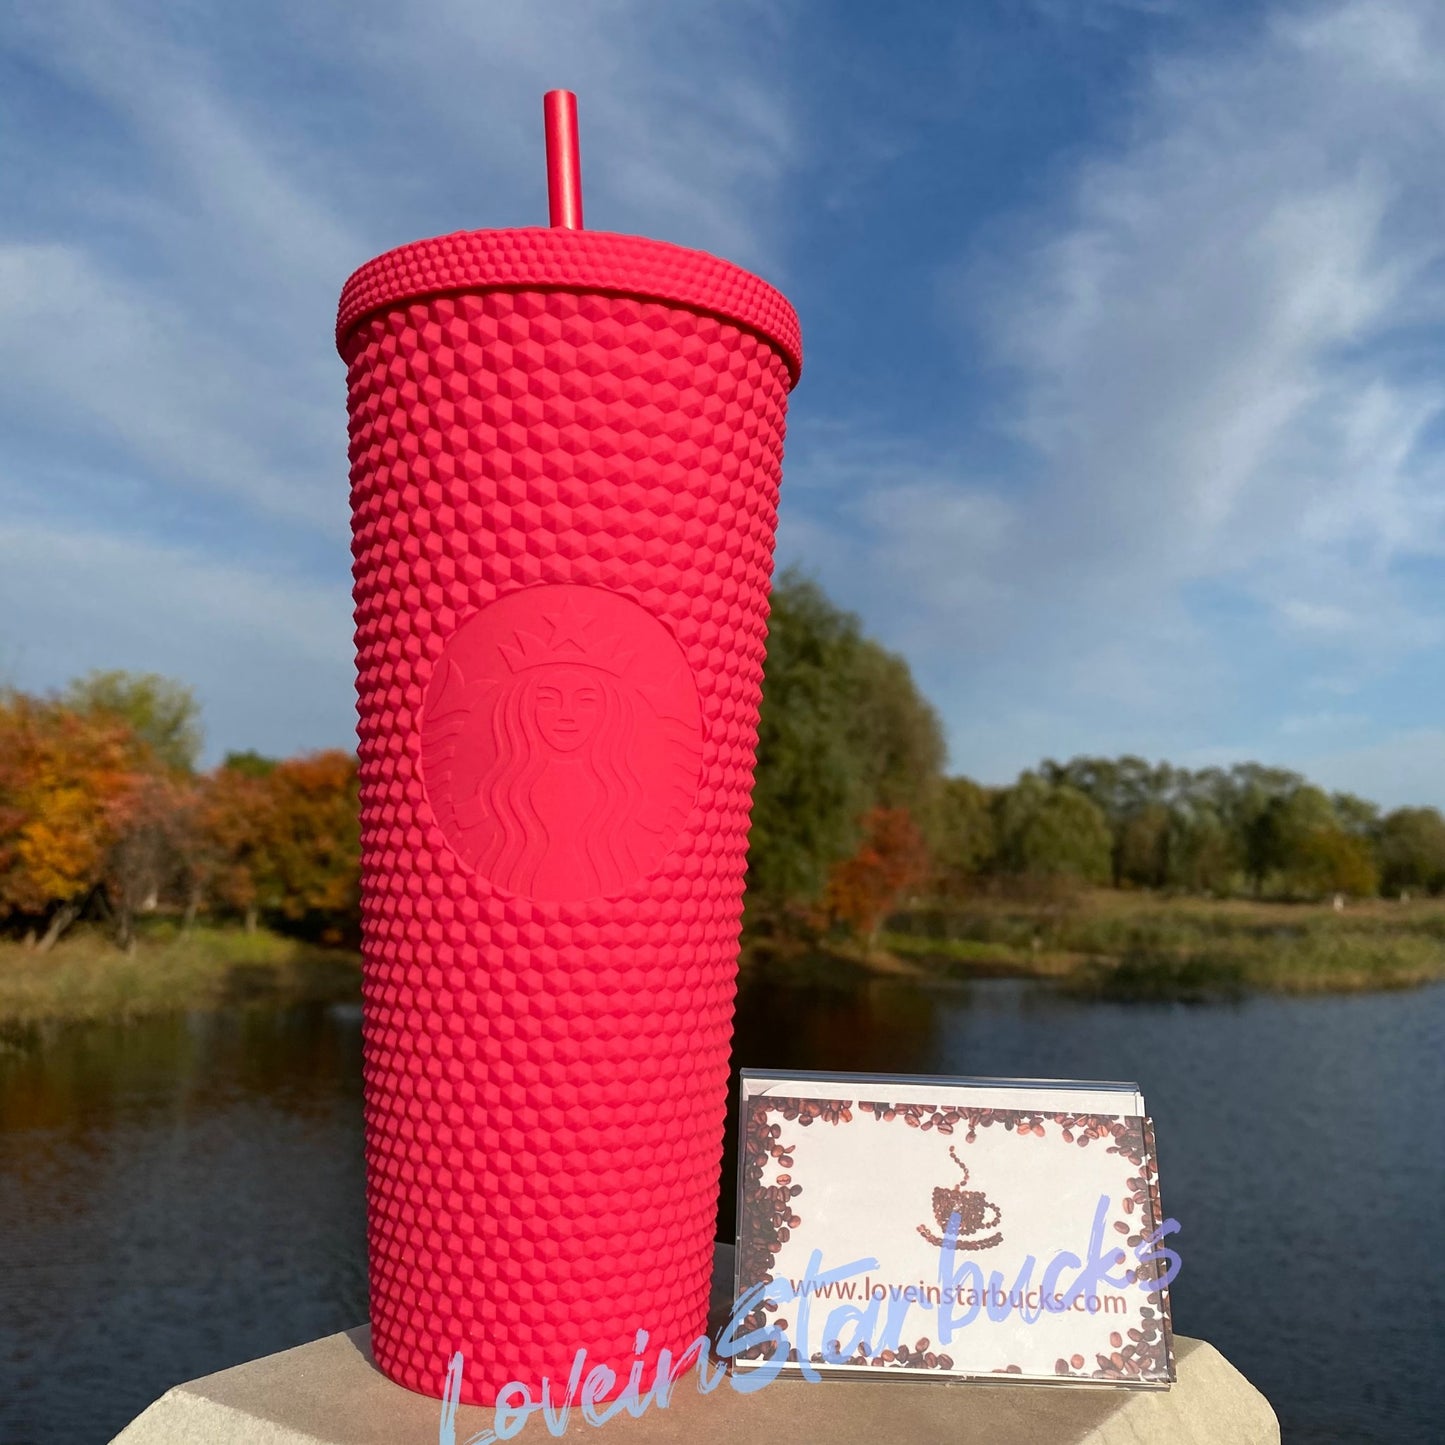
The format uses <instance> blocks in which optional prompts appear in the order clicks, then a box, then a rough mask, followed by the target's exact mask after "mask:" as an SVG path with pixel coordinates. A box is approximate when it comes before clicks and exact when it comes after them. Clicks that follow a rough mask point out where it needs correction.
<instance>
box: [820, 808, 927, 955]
mask: <svg viewBox="0 0 1445 1445" xmlns="http://www.w3.org/2000/svg"><path fill="white" fill-rule="evenodd" d="M928 873H929V856H928V845H927V844H926V843H925V841H924V838H923V834H922V833H921V832H920V831H919V829H918V825H917V824H916V823H915V822H914V821H913V815H912V814H911V813H910V812H909V811H908V809H907V808H873V809H872V810H870V811H869V812H868V814H867V815H866V816H865V817H864V819H863V841H862V842H861V843H860V844H859V845H858V849H857V851H856V852H855V853H854V854H853V856H852V857H851V858H845V859H844V860H843V861H842V862H841V863H837V864H834V866H833V868H832V871H831V872H830V873H829V876H828V889H827V906H828V911H829V913H830V915H831V916H832V917H833V918H834V919H837V920H839V921H840V922H842V923H845V924H846V925H847V926H848V927H849V929H850V930H851V931H852V932H853V933H854V934H856V935H857V936H858V937H859V938H862V939H864V940H865V941H866V942H867V944H868V946H869V947H870V948H871V947H872V946H873V945H874V943H876V941H877V937H878V930H879V928H880V927H881V926H882V924H883V920H884V919H885V918H886V917H887V916H888V914H889V913H890V912H891V911H892V910H893V908H894V906H895V905H896V904H897V902H898V899H899V898H900V896H901V895H902V894H903V893H904V891H905V890H907V889H908V888H911V887H915V886H917V885H918V884H920V883H922V882H924V881H925V879H926V878H927V877H928Z"/></svg>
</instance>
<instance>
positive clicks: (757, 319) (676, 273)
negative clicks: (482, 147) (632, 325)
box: [336, 226, 803, 382]
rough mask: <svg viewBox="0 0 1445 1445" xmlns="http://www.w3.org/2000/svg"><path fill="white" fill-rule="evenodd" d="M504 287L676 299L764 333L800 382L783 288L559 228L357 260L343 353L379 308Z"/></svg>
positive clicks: (482, 235)
mask: <svg viewBox="0 0 1445 1445" xmlns="http://www.w3.org/2000/svg"><path fill="white" fill-rule="evenodd" d="M506 286H523V287H526V288H527V289H528V290H539V289H541V288H542V287H547V286H560V287H567V288H569V289H572V290H583V291H613V292H619V293H623V294H625V295H629V296H633V297H648V298H651V299H653V300H657V301H673V302H677V303H679V304H681V305H683V306H686V307H688V308H690V309H692V310H696V311H709V312H712V313H713V314H714V315H716V316H719V317H721V318H723V319H724V320H727V321H731V322H732V323H733V324H734V325H735V326H745V327H747V328H749V329H750V330H753V331H756V332H758V333H759V334H761V335H762V336H764V337H765V338H767V339H768V340H769V341H771V342H772V344H773V345H774V346H775V347H777V348H778V350H779V351H781V352H782V353H783V356H784V357H785V358H786V360H787V363H788V371H789V373H790V374H791V376H792V379H793V381H794V382H796V381H797V379H798V373H799V371H800V370H801V369H802V365H803V341H802V336H801V333H800V332H799V330H798V317H797V314H796V313H795V312H794V310H793V308H792V307H791V306H790V305H789V304H788V301H787V298H786V297H785V296H783V294H782V293H781V292H780V291H778V290H776V289H775V288H774V287H772V286H769V285H768V283H767V282H766V281H764V280H763V279H762V278H761V277H758V276H754V275H753V273H752V272H751V271H744V270H743V268H742V267H741V266H735V265H733V263H732V262H731V261H724V260H722V259H721V257H718V256H710V255H708V253H707V252H706V251H690V250H688V249H687V248H686V247H685V246H673V245H670V244H669V243H668V242H666V241H650V240H645V239H643V238H642V237H639V236H619V235H617V234H615V233H614V232H611V231H571V230H566V229H564V228H562V227H535V226H524V227H518V228H516V229H513V230H501V231H453V232H452V233H451V234H450V235H448V236H433V237H432V238H431V239H429V240H426V241H414V242H412V243H411V244H410V245H407V246H398V247H397V248H396V249H395V250H394V251H385V252H383V253H382V254H381V255H380V256H377V257H375V258H374V259H373V260H370V261H368V262H367V263H366V265H364V266H362V267H359V268H358V269H357V270H356V271H355V272H354V273H353V275H352V276H351V278H350V279H349V280H348V281H347V283H346V285H345V287H344V288H343V289H342V292H341V305H340V308H339V310H338V312H337V317H336V341H337V345H338V347H340V348H341V350H342V352H343V354H344V353H345V350H346V336H347V333H348V332H349V331H350V330H351V328H352V327H353V326H354V325H355V324H356V322H357V321H358V320H359V319H360V318H361V317H363V316H365V315H367V314H368V313H369V312H372V311H375V310H377V309H379V308H380V307H383V306H389V305H393V304H395V303H396V302H398V301H407V300H412V299H415V298H417V297H420V296H434V295H437V294H439V293H441V292H448V291H463V290H477V289H481V288H486V289H492V288H494V287H506Z"/></svg>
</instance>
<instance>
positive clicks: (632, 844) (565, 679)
mask: <svg viewBox="0 0 1445 1445" xmlns="http://www.w3.org/2000/svg"><path fill="white" fill-rule="evenodd" d="M421 748H422V782H423V785H424V786H425V788H426V795H427V801H428V802H429V803H430V804H431V809H432V812H433V814H434V815H435V816H436V820H437V823H438V824H439V826H440V827H441V830H442V832H443V834H444V835H445V836H446V840H447V842H448V843H449V844H450V845H451V847H452V850H453V851H454V852H455V853H456V854H457V856H458V857H460V858H461V859H462V860H463V861H464V862H466V863H468V864H469V865H470V866H471V867H472V868H474V869H475V870H476V871H477V872H478V873H479V874H481V876H482V877H484V878H486V879H488V880H489V881H490V882H492V883H494V884H496V885H497V886H498V887H500V888H505V889H507V890H508V891H509V892H512V893H519V894H523V895H524V896H526V897H529V898H537V899H546V900H554V901H561V900H566V899H580V898H599V897H607V896H610V895H614V894H618V893H623V892H625V891H626V890H627V889H628V888H630V887H631V886H632V885H633V884H634V883H637V882H639V881H640V880H642V879H644V878H646V877H648V876H649V875H650V874H651V873H653V872H654V871H655V870H656V869H657V867H658V866H659V865H660V864H661V862H662V860H663V858H664V857H665V856H666V854H667V852H668V850H669V849H670V848H671V847H672V845H673V844H674V843H675V842H676V840H677V836H678V834H679V833H680V832H681V830H682V828H683V825H684V824H685V822H686V821H687V816H688V813H689V812H690V811H691V809H692V805H693V802H694V800H695V799H696V797H697V789H698V782H699V778H700V776H701V771H702V712H701V708H700V706H699V703H698V696H697V685H696V683H695V682H694V681H693V676H692V671H691V669H690V668H689V667H688V665H687V659H686V658H685V657H684V656H683V652H682V648H681V647H679V646H678V644H677V641H676V639H675V638H674V637H673V636H672V634H671V633H670V632H669V631H668V630H667V628H665V627H664V626H663V625H662V623H660V622H659V621H658V620H657V619H656V618H655V617H653V616H652V615H651V614H650V613H648V612H647V611H645V610H644V609H643V608H641V607H639V606H638V605H637V603H635V602H632V601H630V600H629V599H627V598H626V597H620V596H618V595H617V594H616V593H615V592H608V591H605V590H603V589H602V588H598V587H579V586H571V585H559V586H548V587H531V588H528V589H527V590H525V591H523V592H513V593H511V594H509V595H508V596H506V597H502V598H499V599H498V600H497V601H496V602H494V603H492V604H491V605H490V606H489V607H486V608H483V610H482V611H481V612H479V613H477V614H476V615H475V616H474V617H472V618H470V619H469V620H468V621H467V622H465V623H463V624H462V626H461V627H459V628H458V629H457V630H456V632H454V633H453V634H452V635H451V637H450V638H448V639H447V643H446V646H445V647H444V648H443V649H442V654H441V657H440V658H439V659H438V660H437V665H436V669H435V671H434V672H433V673H432V678H431V682H430V684H429V686H428V688H427V695H426V705H425V709H424V712H423V715H422V737H421Z"/></svg>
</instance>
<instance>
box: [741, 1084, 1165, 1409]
mask: <svg viewBox="0 0 1445 1445" xmlns="http://www.w3.org/2000/svg"><path fill="white" fill-rule="evenodd" d="M741 1120H742V1129H741V1147H740V1150H739V1192H738V1279H737V1288H738V1299H739V1300H740V1301H745V1300H748V1301H750V1304H749V1307H748V1308H747V1309H746V1310H741V1311H739V1314H738V1319H737V1328H738V1330H739V1331H740V1332H741V1333H740V1334H739V1336H738V1338H737V1340H735V1341H734V1343H735V1344H737V1345H739V1346H740V1348H739V1349H738V1350H737V1353H736V1355H735V1361H734V1368H735V1369H737V1370H758V1369H766V1370H768V1371H769V1372H770V1373H777V1372H779V1371H783V1370H786V1371H791V1372H797V1373H801V1374H803V1375H804V1376H806V1377H808V1378H819V1377H821V1376H823V1375H826V1374H835V1375H836V1374H839V1373H843V1372H858V1371H872V1372H884V1373H889V1374H894V1375H897V1376H899V1377H903V1378H926V1377H932V1378H938V1377H940V1376H943V1377H961V1378H972V1377H980V1376H987V1377H997V1376H1012V1377H1015V1378H1018V1379H1022V1380H1029V1381H1036V1382H1049V1383H1054V1384H1071V1385H1078V1384H1108V1385H1134V1386H1152V1387H1156V1388H1157V1387H1163V1386H1167V1385H1168V1384H1169V1383H1170V1382H1171V1381H1172V1380H1173V1379H1174V1355H1173V1336H1172V1330H1171V1326H1170V1315H1169V1283H1170V1281H1171V1280H1172V1279H1173V1277H1174V1275H1175V1274H1176V1273H1177V1271H1178V1267H1179V1256H1178V1254H1177V1253H1176V1251H1175V1250H1174V1249H1172V1248H1171V1247H1170V1245H1169V1236H1170V1235H1171V1234H1173V1233H1175V1232H1176V1231H1177V1230H1178V1225H1177V1223H1176V1222H1175V1221H1173V1220H1166V1219H1165V1218H1164V1216H1163V1214H1162V1211H1161V1207H1160V1199H1159V1175H1158V1168H1157V1164H1156V1157H1155V1148H1154V1134H1153V1125H1152V1122H1151V1121H1150V1119H1149V1117H1148V1115H1147V1113H1146V1111H1145V1108H1144V1101H1143V1098H1142V1096H1141V1095H1140V1093H1139V1090H1138V1088H1137V1087H1136V1086H1134V1085H1132V1084H1116V1083H1087V1082H1073V1081H1056V1080H1043V1081H1040V1080H1008V1079H918V1078H907V1079H903V1078H888V1077H881V1076H878V1075H862V1076H860V1075H836V1074H825V1075H816V1074H815V1075H807V1074H795V1073H781V1072H780V1073H763V1072H758V1071H751V1070H749V1071H744V1073H743V1075H742V1084H741Z"/></svg>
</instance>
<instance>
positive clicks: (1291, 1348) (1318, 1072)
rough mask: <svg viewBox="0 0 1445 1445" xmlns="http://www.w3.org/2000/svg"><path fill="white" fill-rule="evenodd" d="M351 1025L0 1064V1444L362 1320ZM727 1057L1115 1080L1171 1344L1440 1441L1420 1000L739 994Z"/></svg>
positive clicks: (1434, 1148)
mask: <svg viewBox="0 0 1445 1445" xmlns="http://www.w3.org/2000/svg"><path fill="white" fill-rule="evenodd" d="M359 1026H360V1018H359V1011H358V1009H357V1008H356V1007H355V1006H352V1005H330V1006H327V1005H319V1004H315V1005H306V1006H295V1007H286V1008H253V1009H250V1010H247V1011H241V1012H234V1013H229V1014H219V1015H204V1014H196V1015H189V1016H185V1017H177V1018H168V1019H162V1020H154V1021H151V1022H147V1023H144V1024H140V1025H136V1026H132V1027H128V1028H123V1029H122V1028H117V1029H103V1028H102V1029H86V1030H75V1031H69V1032H64V1033H61V1034H60V1035H58V1036H57V1037H56V1038H54V1039H52V1040H50V1041H49V1042H48V1043H47V1044H46V1045H45V1046H44V1047H43V1049H41V1050H39V1051H37V1052H33V1053H28V1054H11V1055H8V1056H0V1441H3V1442H6V1445H49V1442H51V1441H60V1440H65V1441H68V1442H75V1445H86V1442H98V1441H105V1440H108V1439H109V1437H110V1436H111V1435H112V1434H113V1433H114V1432H115V1431H116V1430H118V1429H119V1428H120V1427H121V1426H123V1425H124V1424H125V1423H126V1421H127V1420H129V1419H130V1418H131V1417H132V1416H134V1415H135V1414H136V1413H138V1412H139V1411H140V1410H141V1409H142V1408H144V1406H145V1405H146V1404H147V1403H149V1402H150V1400H152V1399H153V1398H155V1397H156V1396H157V1395H159V1394H161V1393H162V1392H163V1391H164V1390H165V1389H166V1388H167V1387H169V1386H170V1385H172V1384H175V1383H177V1382H179V1381H181V1380H185V1379H189V1378H193V1377H194V1376H197V1375H202V1374H206V1373H208V1372H210V1371H213V1370H218V1369H223V1368H225V1367H226V1366H228V1365H233V1364H237V1363H239V1362H241V1361H243V1360H247V1359H252V1358H254V1357H256V1356H258V1355H263V1354H268V1353H270V1352H272V1351H275V1350H280V1349H285V1348H287V1347H288V1346H291V1345H296V1344H300V1343H302V1342H303V1341H305V1340H309V1339H314V1338H316V1337H317V1336H319V1335H323V1334H326V1333H329V1332H331V1331H335V1330H339V1329H342V1328H345V1327H348V1326H350V1325H353V1324H357V1323H359V1322H360V1321H361V1320H362V1319H363V1318H364V1317H365V1313H366V1279H365V1246H364V1233H363V1217H362V1170H361V1119H360V1104H361V1084H360V1036H359ZM737 1055H738V1060H739V1061H740V1063H741V1064H743V1065H747V1066H754V1067H759V1068H769V1067H771V1068H816V1069H831V1070H858V1071H868V1072H877V1073H942V1074H984V1075H1001V1076H1016V1075H1023V1076H1051V1077H1076V1078H1102V1079H1129V1080H1137V1081H1138V1082H1139V1083H1140V1084H1141V1085H1142V1087H1143V1090H1144V1094H1145V1098H1146V1099H1147V1100H1148V1102H1149V1105H1150V1108H1151V1112H1152V1113H1153V1115H1154V1117H1155V1120H1156V1124H1157V1130H1158V1140H1159V1154H1160V1168H1161V1178H1162V1184H1163V1200H1164V1206H1165V1212H1166V1213H1167V1214H1169V1215H1172V1216H1174V1217H1175V1218H1177V1219H1178V1220H1179V1221H1180V1223H1181V1224H1182V1226H1183V1230H1182V1233H1181V1234H1180V1235H1179V1236H1178V1237H1177V1238H1176V1239H1175V1240H1174V1241H1172V1242H1173V1243H1174V1244H1175V1245H1176V1247H1177V1248H1178V1249H1179V1252H1180V1254H1181V1255H1182V1257H1183V1261H1184V1266H1183V1271H1182V1273H1181V1274H1180V1276H1179V1279H1178V1281H1177V1282H1176V1284H1175V1286H1174V1307H1175V1325H1176V1328H1177V1329H1178V1330H1179V1331H1180V1332H1181V1333H1183V1334H1191V1335H1199V1336H1202V1337H1204V1338H1205V1339H1208V1340H1210V1341H1212V1342H1213V1343H1214V1344H1215V1345H1216V1346H1218V1348H1219V1349H1220V1350H1222V1351H1223V1352H1224V1354H1225V1355H1227V1356H1228V1357H1229V1358H1230V1359H1231V1360H1233V1361H1234V1362H1235V1363H1236V1364H1237V1365H1238V1366H1239V1367H1240V1368H1241V1369H1243V1370H1244V1372H1245V1373H1246V1374H1247V1375H1248V1376H1249V1377H1250V1379H1252V1380H1253V1381H1254V1382H1255V1383H1256V1384H1257V1385H1258V1386H1259V1387H1260V1388H1261V1389H1262V1390H1263V1391H1264V1392H1265V1394H1266V1395H1268V1397H1269V1398H1270V1400H1271V1402H1272V1403H1273V1404H1274V1406H1275V1408H1276V1410H1277V1411H1278V1413H1279V1415H1280V1418H1281V1422H1282V1424H1283V1429H1284V1439H1285V1441H1286V1442H1294V1441H1302V1442H1303V1441H1308V1442H1324V1441H1331V1442H1342V1441H1388V1442H1391V1445H1407V1442H1413V1441H1438V1440H1440V1439H1442V1438H1445V1371H1442V1370H1441V1368H1440V1367H1441V1364H1442V1362H1445V1251H1442V1249H1441V1245H1442V1242H1445V1241H1442V1233H1445V1231H1442V1227H1441V1203H1442V1200H1445V1125H1442V1122H1441V1100H1442V1098H1445V988H1442V987H1436V988H1431V989H1428V990H1425V991H1423V992H1415V993H1398V994H1378V995H1363V996H1352V997H1342V998H1318V999H1315V998H1311V999H1288V998H1253V999H1249V1000H1246V1001H1244V1002H1242V1003H1239V1004H1237V1005H1227V1006H1207V1007H1205V1006H1194V1007H1190V1006H1184V1005H1123V1004H1101V1003H1085V1002H1079V1001H1074V1000H1070V999H1067V998H1063V997H1061V996H1059V995H1057V994H1055V993H1053V992H1052V991H1050V990H1049V989H1048V988H1047V987H1046V986H1043V985H1036V984H1030V983H1023V982H1018V981H1014V980H991V981H987V982H981V983H976V984H973V985H970V986H962V985H947V986H919V985H916V984H912V983H908V982H893V981H883V980H879V981H875V982H871V983H867V984H863V985H858V986H852V987H845V988H840V989H838V990H836V991H834V990H819V989H816V988H813V989H806V990H804V989H800V988H778V987H768V988H764V987H762V986H760V985H758V984H756V983H750V984H749V985H748V986H746V987H745V988H744V991H743V993H742V995H741V997H740V999H739V1013H738V1047H737ZM732 1167H733V1166H732V1155H731V1152H729V1157H728V1161H727V1165H726V1172H725V1175H724V1178H725V1179H726V1180H727V1181H728V1182H727V1187H725V1188H724V1190H723V1201H724V1211H723V1212H724V1222H723V1226H722V1227H723V1229H724V1231H725V1230H727V1229H730V1228H731V1213H732V1203H731V1201H732V1187H731V1169H732ZM417 1445H424V1442H420V1441H419V1442H417Z"/></svg>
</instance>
